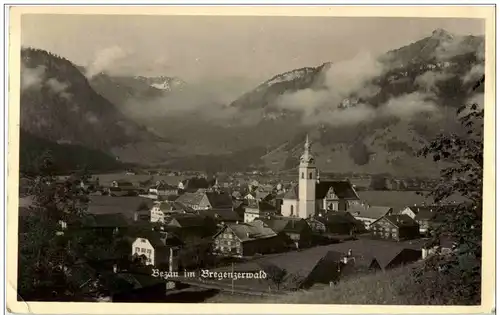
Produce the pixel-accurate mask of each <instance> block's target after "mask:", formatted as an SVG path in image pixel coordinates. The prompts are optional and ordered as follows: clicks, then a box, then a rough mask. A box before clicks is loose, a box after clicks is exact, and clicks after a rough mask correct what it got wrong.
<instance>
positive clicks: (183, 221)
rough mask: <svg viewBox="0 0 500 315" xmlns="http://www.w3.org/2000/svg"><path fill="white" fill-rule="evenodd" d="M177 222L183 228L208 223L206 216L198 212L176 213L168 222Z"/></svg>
mask: <svg viewBox="0 0 500 315" xmlns="http://www.w3.org/2000/svg"><path fill="white" fill-rule="evenodd" d="M175 222H177V223H178V224H179V225H180V227H181V228H186V227H201V226H205V225H206V221H205V217H203V216H200V215H197V214H179V215H174V216H173V217H172V220H171V221H170V222H169V223H168V224H169V225H173V226H176V225H174V223H175Z"/></svg>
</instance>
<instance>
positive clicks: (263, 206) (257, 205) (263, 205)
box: [246, 200, 276, 211]
mask: <svg viewBox="0 0 500 315" xmlns="http://www.w3.org/2000/svg"><path fill="white" fill-rule="evenodd" d="M246 208H248V209H257V210H259V211H276V207H274V206H273V205H272V204H270V203H268V202H265V201H258V200H248V205H247V207H246Z"/></svg>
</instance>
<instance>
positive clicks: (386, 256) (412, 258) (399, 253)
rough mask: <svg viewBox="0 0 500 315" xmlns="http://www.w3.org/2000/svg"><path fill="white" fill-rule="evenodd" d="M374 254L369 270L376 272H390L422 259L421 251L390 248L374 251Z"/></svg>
mask: <svg viewBox="0 0 500 315" xmlns="http://www.w3.org/2000/svg"><path fill="white" fill-rule="evenodd" d="M372 254H373V258H372V260H371V263H370V266H369V269H370V270H374V271H379V270H388V269H391V268H395V267H398V266H401V265H405V264H409V263H412V262H416V261H418V260H420V259H421V258H422V251H421V250H418V249H412V248H401V247H389V248H385V249H384V250H381V251H373V252H372Z"/></svg>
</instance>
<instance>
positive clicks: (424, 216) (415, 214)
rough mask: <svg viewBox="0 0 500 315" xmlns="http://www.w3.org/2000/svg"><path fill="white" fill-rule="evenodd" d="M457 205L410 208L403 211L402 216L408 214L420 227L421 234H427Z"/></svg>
mask: <svg viewBox="0 0 500 315" xmlns="http://www.w3.org/2000/svg"><path fill="white" fill-rule="evenodd" d="M454 207H455V205H440V206H438V205H433V206H428V205H422V206H410V207H406V208H405V209H403V211H401V214H406V215H408V216H409V217H411V218H412V219H414V220H415V221H417V223H418V224H419V225H420V233H422V234H427V233H428V231H429V228H430V227H431V226H436V225H437V224H439V222H441V221H443V220H444V212H445V211H446V210H450V209H453V208H454Z"/></svg>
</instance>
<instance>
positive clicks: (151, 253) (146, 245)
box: [132, 237, 155, 265]
mask: <svg viewBox="0 0 500 315" xmlns="http://www.w3.org/2000/svg"><path fill="white" fill-rule="evenodd" d="M132 255H136V256H142V255H144V256H146V265H154V263H155V248H154V247H153V245H152V244H151V242H150V241H149V240H148V239H146V238H140V237H139V238H137V239H136V240H135V241H134V242H133V243H132Z"/></svg>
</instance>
